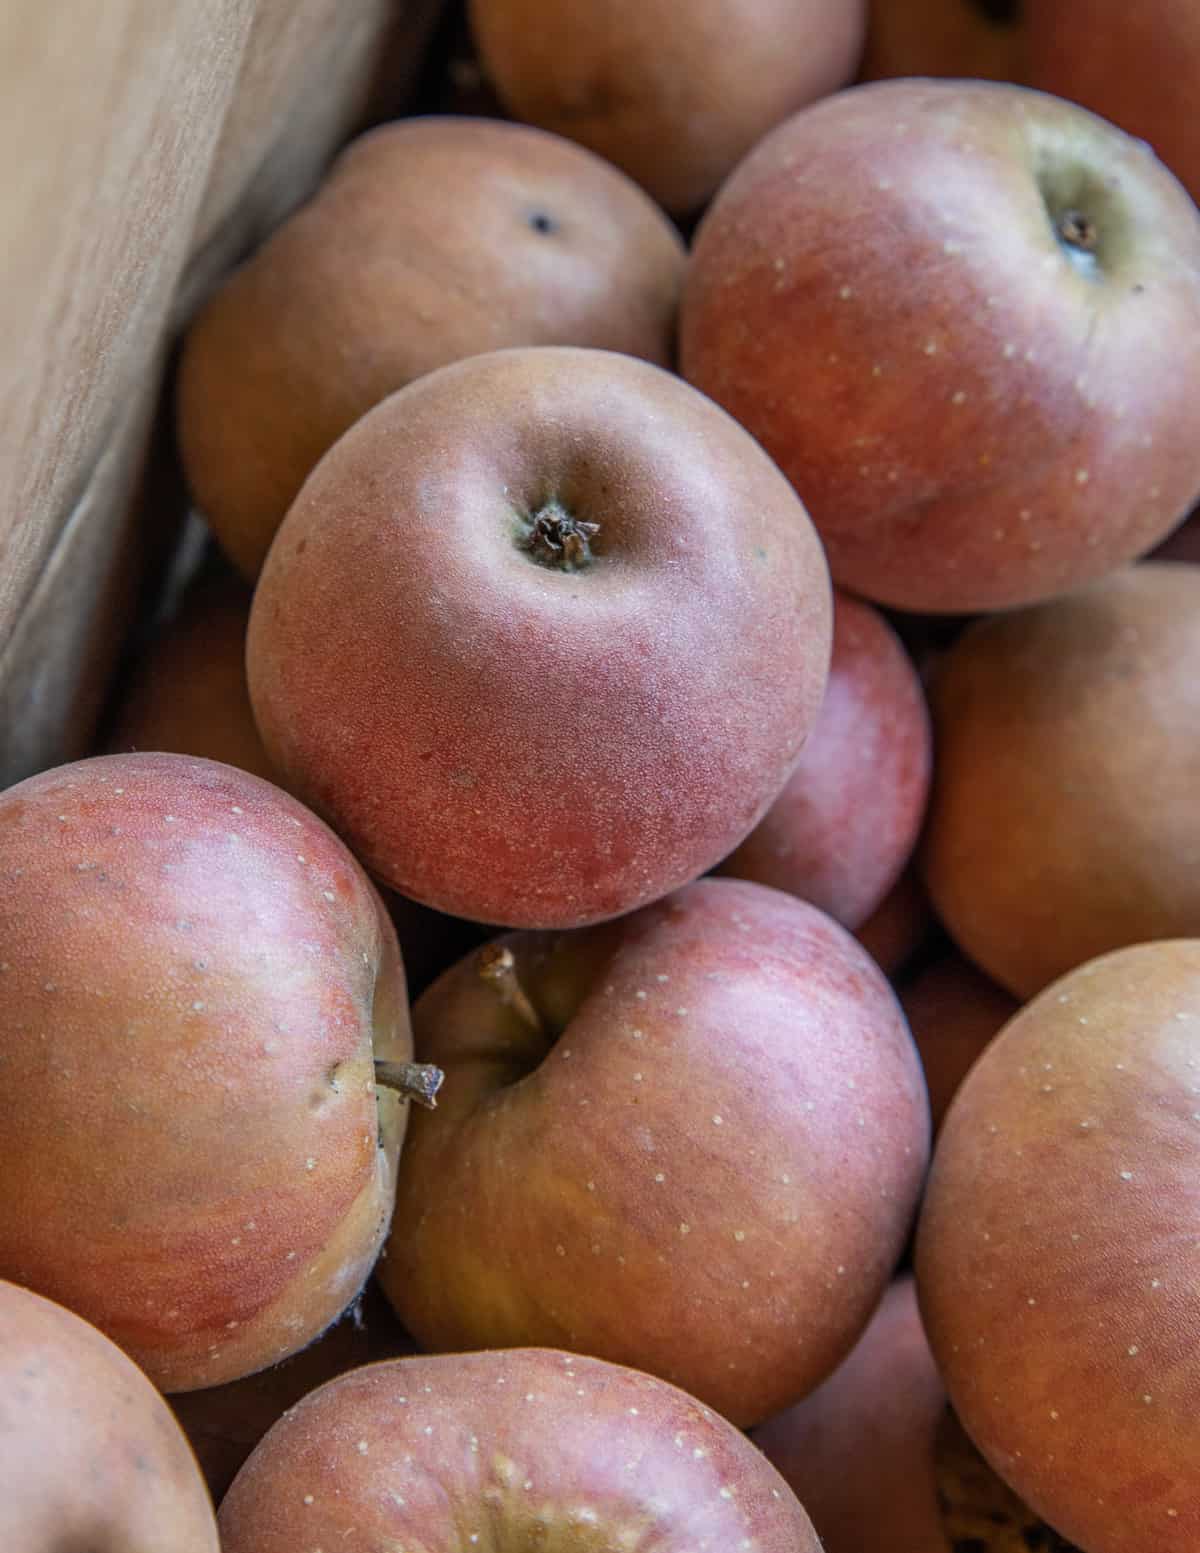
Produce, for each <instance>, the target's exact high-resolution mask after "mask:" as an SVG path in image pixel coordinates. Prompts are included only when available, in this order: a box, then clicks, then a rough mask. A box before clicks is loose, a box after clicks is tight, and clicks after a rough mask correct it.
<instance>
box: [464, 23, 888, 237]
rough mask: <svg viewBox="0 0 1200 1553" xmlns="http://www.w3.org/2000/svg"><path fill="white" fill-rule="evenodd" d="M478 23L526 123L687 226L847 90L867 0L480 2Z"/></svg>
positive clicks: (501, 86)
mask: <svg viewBox="0 0 1200 1553" xmlns="http://www.w3.org/2000/svg"><path fill="white" fill-rule="evenodd" d="M468 14H469V16H470V21H471V30H472V35H473V37H474V40H475V44H476V47H477V49H478V52H479V57H480V60H481V62H482V64H483V67H484V70H485V72H486V74H487V76H488V77H489V79H490V81H491V83H492V85H493V86H494V87H495V89H496V92H497V93H498V95H499V97H500V100H501V101H502V102H503V103H504V105H505V106H506V107H507V108H508V110H509V111H510V112H511V113H512V114H513V115H514V116H515V117H517V118H519V119H526V120H528V121H529V122H531V123H533V124H540V125H541V126H542V127H543V128H544V129H549V130H556V131H557V132H558V133H559V134H562V135H569V136H570V137H571V138H572V139H573V140H578V141H579V142H580V143H581V144H583V145H585V146H590V147H591V149H592V150H593V151H597V152H599V154H600V155H601V156H603V157H606V158H607V159H608V160H609V161H611V162H615V163H616V165H617V166H618V167H622V168H624V169H625V171H626V172H627V173H629V174H630V175H631V176H632V177H633V178H635V179H636V180H637V181H638V182H639V183H640V184H642V186H643V187H644V188H646V189H648V190H649V192H650V193H651V194H652V195H653V196H654V198H655V199H656V200H658V202H659V203H660V204H661V205H664V206H665V207H666V208H667V209H668V210H670V211H674V212H675V213H676V214H677V215H680V216H687V215H690V214H693V213H695V212H696V211H698V210H699V209H700V208H701V206H703V205H704V204H705V202H706V201H707V200H708V199H710V198H711V196H712V194H713V191H714V190H715V189H716V187H717V185H718V184H719V183H720V182H721V180H722V179H723V178H724V177H725V175H726V174H727V173H728V172H729V171H730V169H731V168H732V167H733V166H734V165H735V164H736V163H737V162H738V161H740V160H741V158H742V157H743V156H744V155H745V154H746V152H748V151H749V150H750V148H751V146H752V145H754V143H755V142H756V141H757V140H758V139H759V138H760V137H761V136H762V135H764V134H765V133H766V132H767V131H768V130H769V129H770V128H771V127H772V126H773V125H775V124H778V123H779V121H780V120H781V119H784V118H786V117H787V116H788V114H790V113H794V112H795V111H796V109H797V108H800V107H802V106H803V105H804V104H805V103H807V102H811V101H813V99H814V98H818V97H822V96H824V95H825V93H827V92H832V91H834V90H835V89H836V88H837V87H839V86H842V85H844V84H845V83H846V82H847V81H849V80H850V78H851V77H852V76H853V74H854V70H855V67H856V66H857V64H858V60H859V56H860V54H861V52H862V47H863V38H864V32H865V27H866V0H688V4H687V5H685V6H680V5H676V4H672V3H671V0H658V3H657V4H654V3H648V0H640V3H637V0H470V4H469V7H468ZM668 40H669V41H668Z"/></svg>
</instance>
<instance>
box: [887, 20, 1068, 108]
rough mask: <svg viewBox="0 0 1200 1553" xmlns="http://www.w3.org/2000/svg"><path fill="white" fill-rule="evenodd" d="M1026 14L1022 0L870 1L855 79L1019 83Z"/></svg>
mask: <svg viewBox="0 0 1200 1553" xmlns="http://www.w3.org/2000/svg"><path fill="white" fill-rule="evenodd" d="M1041 3H1042V0H1038V6H1040V5H1041ZM1036 8H1037V7H1035V8H1034V9H1036ZM1029 9H1030V8H1029V7H1028V6H1023V5H1022V3H1021V0H870V4H869V6H868V9H867V44H866V49H865V51H864V53H863V58H862V61H861V63H860V65H859V71H858V79H859V80H860V81H881V80H889V79H892V78H894V77H898V76H953V77H957V78H960V79H961V78H965V77H970V78H972V79H975V80H987V81H1023V80H1024V78H1025V69H1026V66H1025V34H1026V31H1027V28H1028V23H1029V17H1028V16H1027V15H1026V12H1027V11H1028V10H1029ZM1066 95H1070V94H1069V93H1068V94H1066Z"/></svg>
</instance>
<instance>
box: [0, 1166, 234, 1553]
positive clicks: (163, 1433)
mask: <svg viewBox="0 0 1200 1553" xmlns="http://www.w3.org/2000/svg"><path fill="white" fill-rule="evenodd" d="M6 1188H7V1181H6ZM0 1547H4V1548H5V1549H6V1550H9V1553H69V1550H75V1549H78V1550H79V1553H84V1550H86V1553H161V1550H162V1549H164V1548H170V1550H171V1553H217V1526H216V1521H215V1520H214V1518H213V1508H212V1502H211V1500H210V1499H209V1496H208V1492H207V1490H206V1489H205V1486H204V1480H203V1478H201V1476H200V1472H199V1469H198V1468H197V1466H196V1459H195V1457H194V1456H193V1455H192V1452H191V1449H190V1447H189V1445H188V1442H187V1440H186V1439H185V1438H184V1436H183V1432H182V1430H181V1429H180V1427H179V1425H178V1424H177V1423H176V1422H175V1420H174V1419H173V1418H172V1417H171V1412H170V1409H169V1408H168V1407H167V1404H166V1403H165V1402H164V1401H163V1399H162V1397H161V1396H160V1395H159V1394H158V1392H157V1391H155V1389H154V1387H153V1386H152V1385H151V1384H150V1382H149V1381H148V1380H147V1379H146V1377H145V1375H143V1374H142V1372H141V1370H139V1369H138V1367H137V1365H136V1364H134V1363H133V1361H132V1360H131V1359H129V1358H128V1357H127V1355H125V1354H124V1353H122V1352H121V1350H120V1349H119V1348H118V1347H117V1346H116V1344H115V1343H112V1342H110V1341H109V1340H108V1338H107V1337H105V1336H104V1335H103V1334H102V1333H100V1332H98V1331H97V1330H96V1328H95V1327H93V1326H91V1325H89V1324H88V1322H86V1321H84V1320H82V1319H81V1318H80V1317H79V1316H76V1315H73V1314H72V1313H71V1312H70V1311H69V1310H64V1309H63V1307H62V1306H61V1305H57V1304H55V1303H54V1302H53V1301H52V1300H48V1299H44V1298H43V1297H42V1296H41V1295H39V1294H34V1293H32V1292H31V1291H30V1290H29V1289H23V1288H19V1287H18V1286H17V1285H16V1284H13V1283H5V1282H2V1281H0Z"/></svg>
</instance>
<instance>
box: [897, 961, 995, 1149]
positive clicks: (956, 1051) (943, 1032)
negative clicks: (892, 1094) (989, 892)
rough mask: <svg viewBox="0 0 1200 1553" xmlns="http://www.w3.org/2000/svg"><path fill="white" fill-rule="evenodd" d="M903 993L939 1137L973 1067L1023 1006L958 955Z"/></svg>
mask: <svg viewBox="0 0 1200 1553" xmlns="http://www.w3.org/2000/svg"><path fill="white" fill-rule="evenodd" d="M899 992H900V1005H901V1007H902V1008H903V1009H904V1013H905V1016H906V1017H907V1019H908V1025H909V1029H910V1030H911V1031H912V1036H913V1040H914V1041H915V1042H916V1043H917V1051H918V1052H919V1053H920V1056H921V1067H922V1069H923V1071H924V1073H925V1083H926V1085H927V1087H928V1089H929V1111H930V1117H931V1119H932V1121H933V1127H934V1131H935V1133H936V1131H937V1129H938V1128H939V1127H940V1126H941V1125H942V1118H943V1117H944V1116H945V1114H946V1112H947V1110H948V1109H949V1107H950V1102H951V1101H952V1100H953V1099H954V1096H955V1094H956V1093H957V1091H958V1087H959V1085H960V1084H961V1083H962V1081H963V1079H964V1078H965V1077H966V1076H967V1074H968V1073H969V1072H970V1070H971V1067H972V1065H973V1064H974V1063H975V1061H976V1060H977V1059H978V1057H979V1056H980V1054H981V1053H982V1052H983V1051H984V1049H985V1048H986V1046H987V1045H988V1043H989V1042H990V1041H991V1040H992V1038H993V1036H995V1035H996V1034H997V1033H998V1032H999V1031H1000V1030H1001V1029H1003V1027H1004V1026H1005V1025H1006V1024H1007V1023H1008V1021H1009V1020H1010V1019H1011V1018H1012V1016H1013V1015H1014V1014H1015V1013H1016V1012H1017V1010H1018V1009H1019V1008H1020V1006H1021V1004H1020V1002H1019V1001H1018V1000H1017V999H1016V998H1014V997H1013V996H1012V994H1011V993H1008V992H1005V990H1004V988H1003V987H998V986H997V985H996V983H995V982H994V981H992V980H991V978H990V977H988V976H985V975H984V974H983V972H982V971H981V970H979V968H978V967H977V966H974V965H972V964H971V963H970V961H969V960H964V959H963V958H962V956H961V955H957V954H949V955H944V956H943V957H942V958H941V959H940V960H935V961H934V962H933V963H932V964H931V965H927V966H925V967H924V968H923V969H922V970H920V971H918V972H917V974H916V975H915V976H913V977H911V978H910V979H909V980H908V981H906V982H904V983H903V984H902V985H901V987H900V989H899Z"/></svg>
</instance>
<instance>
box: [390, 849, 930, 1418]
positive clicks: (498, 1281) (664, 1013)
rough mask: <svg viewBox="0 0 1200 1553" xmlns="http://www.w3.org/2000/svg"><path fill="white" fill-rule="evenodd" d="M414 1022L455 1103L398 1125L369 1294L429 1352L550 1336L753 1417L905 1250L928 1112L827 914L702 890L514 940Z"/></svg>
mask: <svg viewBox="0 0 1200 1553" xmlns="http://www.w3.org/2000/svg"><path fill="white" fill-rule="evenodd" d="M414 1030H415V1034H416V1040H417V1043H418V1051H419V1053H421V1054H422V1055H423V1057H424V1059H425V1060H427V1061H430V1062H435V1063H436V1064H437V1065H438V1066H439V1067H440V1068H443V1069H444V1070H445V1072H446V1075H447V1078H446V1086H445V1098H444V1103H443V1104H442V1105H440V1106H439V1108H438V1110H437V1111H436V1112H434V1113H430V1114H429V1116H428V1118H426V1117H425V1116H414V1118H413V1126H412V1129H411V1131H410V1133H409V1136H408V1139H407V1141H406V1143H405V1148H404V1154H403V1157H402V1160H401V1165H400V1172H399V1176H398V1191H397V1200H396V1217H395V1221H394V1226H393V1230H392V1233H391V1236H390V1237H389V1240H388V1245H387V1249H386V1252H385V1254H384V1256H383V1257H382V1259H381V1261H380V1264H379V1272H378V1276H379V1280H380V1282H381V1283H382V1284H383V1287H384V1290H385V1292H386V1293H387V1294H388V1295H389V1297H390V1298H391V1300H392V1302H393V1304H394V1305H395V1306H396V1309H397V1311H398V1312H399V1314H400V1317H401V1320H402V1321H403V1322H404V1324H405V1326H406V1327H407V1328H408V1329H409V1330H410V1331H411V1332H412V1334H413V1336H414V1338H415V1339H416V1341H417V1342H418V1344H419V1345H420V1346H421V1347H423V1348H425V1349H427V1350H437V1349H444V1348H474V1347H507V1346H513V1345H520V1344H524V1343H530V1342H536V1343H542V1342H553V1343H554V1344H555V1345H558V1346H562V1347H565V1348H571V1349H575V1350H578V1351H581V1352H588V1353H593V1354H596V1355H598V1356H599V1357H601V1358H606V1359H611V1360H614V1361H616V1362H619V1363H623V1364H632V1365H634V1366H636V1367H637V1368H639V1369H645V1370H648V1371H651V1372H653V1373H655V1374H659V1375H661V1376H663V1377H664V1378H665V1379H667V1380H670V1381H673V1382H674V1383H675V1384H676V1385H681V1386H683V1387H684V1388H685V1389H686V1390H688V1391H691V1392H693V1393H694V1394H695V1395H696V1396H698V1397H701V1398H702V1399H703V1400H704V1401H706V1402H708V1403H710V1404H711V1405H712V1406H714V1407H716V1408H717V1409H718V1410H719V1411H720V1412H722V1413H724V1414H725V1415H726V1416H727V1417H728V1418H730V1419H732V1420H733V1421H734V1422H735V1423H742V1424H745V1423H749V1422H754V1421H757V1420H758V1419H761V1418H763V1417H765V1416H766V1415H767V1414H768V1413H770V1412H773V1411H775V1410H777V1409H778V1408H780V1407H783V1406H784V1405H786V1404H787V1403H789V1402H791V1401H794V1400H795V1399H796V1398H797V1397H799V1396H801V1395H803V1394H804V1393H805V1392H806V1391H808V1390H811V1388H812V1387H814V1386H815V1385H817V1384H818V1383H819V1382H820V1381H821V1380H822V1379H823V1378H824V1377H825V1376H826V1375H827V1374H828V1373H829V1372H830V1370H832V1369H833V1367H834V1366H835V1365H836V1364H837V1363H838V1361H839V1360H840V1359H841V1358H842V1357H843V1355H844V1354H845V1353H846V1352H847V1350H848V1349H849V1348H850V1346H851V1345H852V1344H853V1342H854V1340H855V1339H856V1338H857V1336H858V1334H859V1332H860V1331H861V1330H862V1328H863V1326H864V1325H865V1324H866V1321H867V1319H868V1317H869V1316H870V1313H871V1311H872V1310H873V1308H874V1306H875V1304H876V1303H877V1301H878V1300H879V1297H880V1295H881V1294H882V1293H883V1290H884V1288H885V1287H886V1284H887V1280H888V1278H889V1277H890V1276H891V1273H892V1270H893V1268H894V1266H895V1263H896V1261H897V1258H898V1257H899V1255H900V1252H901V1249H902V1247H903V1245H904V1241H905V1236H906V1235H907V1233H908V1229H909V1225H910V1220H911V1216H912V1213H913V1209H914V1205H915V1203H916V1200H917V1194H918V1192H919V1189H920V1185H921V1180H922V1176H923V1173H924V1167H925V1161H926V1152H927V1148H928V1133H929V1119H928V1102H927V1099H926V1095H925V1086H924V1083H923V1081H922V1079H921V1074H920V1066H919V1063H918V1060H917V1055H916V1052H915V1050H914V1048H913V1044H912V1040H911V1038H910V1036H909V1033H908V1029H907V1027H906V1025H905V1023H904V1019H903V1016H902V1014H901V1012H900V1008H899V1004H898V1003H897V1002H896V999H895V997H894V995H893V993H892V991H891V989H890V987H889V986H888V984H887V982H886V981H885V979H884V977H883V975H882V973H881V972H880V971H879V969H878V968H877V967H876V966H875V964H874V963H873V962H872V961H871V959H870V957H869V956H868V955H867V954H866V952H865V951H864V950H863V949H862V948H861V947H860V946H859V945H858V944H856V943H855V941H854V940H853V939H852V938H851V936H850V935H849V933H847V932H846V930H845V929H844V928H842V927H840V926H839V925H838V924H837V923H836V922H834V921H833V920H832V919H831V918H829V917H827V916H825V914H824V913H823V912H820V911H818V910H817V909H816V908H815V907H813V906H809V905H808V904H807V903H806V902H804V901H799V900H796V899H795V898H794V897H793V896H790V895H785V894H783V893H782V892H781V891H779V890H772V889H768V888H767V887H766V886H765V885H758V884H748V883H745V882H744V881H742V880H740V879H701V880H699V881H698V882H696V883H694V884H691V885H688V886H687V887H685V888H684V889H682V890H679V891H677V892H676V893H675V894H673V895H671V896H669V897H668V898H667V899H666V900H665V901H659V902H657V903H655V904H654V905H652V906H648V907H646V908H644V909H643V910H642V911H640V912H637V913H634V914H633V915H632V916H628V917H624V918H622V919H620V920H618V921H616V922H612V923H606V924H603V925H602V926H599V927H596V928H590V929H587V930H585V931H582V932H577V933H561V934H510V935H506V936H504V937H502V938H500V939H498V940H495V941H494V942H493V944H492V945H491V946H489V948H487V949H485V950H484V951H480V952H479V953H478V954H476V955H472V956H471V957H469V958H468V959H467V960H465V961H463V962H462V963H461V964H460V965H459V966H457V967H456V968H455V969H453V970H451V971H448V972H447V973H446V974H445V975H444V976H442V977H441V978H440V979H439V980H438V981H436V982H435V983H434V984H433V986H432V987H430V988H429V989H428V990H427V991H426V992H425V994H424V995H423V996H422V997H421V998H420V999H419V1001H418V1002H417V1004H416V1006H415V1009H414ZM425 1120H428V1121H430V1122H432V1123H433V1125H430V1126H421V1125H419V1124H420V1123H421V1122H422V1121H425Z"/></svg>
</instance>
